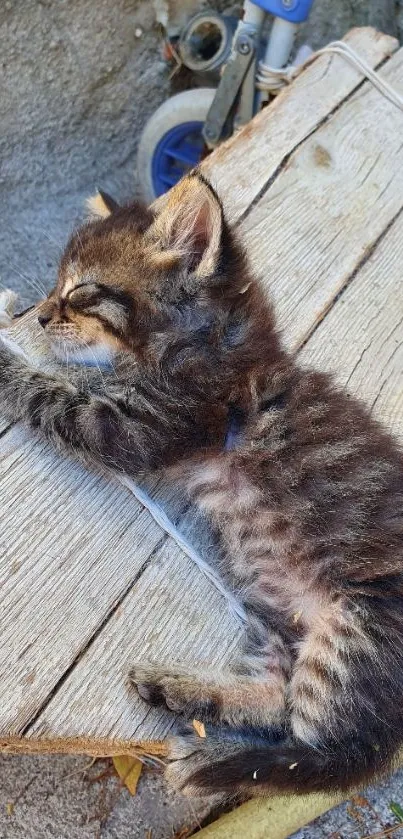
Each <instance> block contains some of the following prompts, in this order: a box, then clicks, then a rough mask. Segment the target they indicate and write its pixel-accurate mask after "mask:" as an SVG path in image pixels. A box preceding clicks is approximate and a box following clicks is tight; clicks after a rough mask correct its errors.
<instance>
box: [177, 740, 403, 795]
mask: <svg viewBox="0 0 403 839" xmlns="http://www.w3.org/2000/svg"><path fill="white" fill-rule="evenodd" d="M230 731H231V730H230V729H227V730H225V729H220V734H219V736H218V737H215V736H214V735H213V737H212V742H211V743H210V744H209V742H208V741H209V737H207V738H206V740H204V741H203V745H202V746H201V748H199V751H198V752H197V753H194V754H193V756H192V757H193V759H192V758H190V760H189V759H187V760H186V759H185V760H180V761H177V762H176V763H175V764H173V765H172V764H171V766H172V769H173V772H172V771H169V770H168V775H169V776H171V780H172V781H173V782H174V783H175V785H176V786H179V787H180V788H182V789H183V791H184V792H191V793H192V794H196V793H198V794H203V793H204V794H206V793H218V792H222V793H228V794H231V795H234V793H240V794H241V795H247V796H250V795H265V794H268V793H273V792H280V793H281V792H283V793H308V792H336V791H340V792H345V791H348V790H351V788H352V787H356V786H361V785H363V784H364V783H365V782H366V781H368V780H370V779H373V777H374V775H376V774H377V773H380V772H381V771H385V769H386V768H387V767H388V765H389V764H390V762H391V759H392V756H393V752H394V751H395V749H396V747H397V744H395V745H394V747H393V748H392V744H391V743H386V742H384V743H383V744H381V743H375V742H373V743H372V742H370V739H371V738H370V736H367V735H365V734H363V735H361V733H358V732H357V733H356V736H355V737H354V736H351V737H349V739H348V742H347V741H346V742H342V741H340V740H337V742H336V741H335V742H334V743H330V742H329V743H328V744H327V745H326V746H324V747H322V748H313V747H312V746H309V745H307V744H305V743H303V742H302V741H300V742H297V741H293V740H292V739H291V738H287V739H284V740H282V741H280V742H277V743H276V742H273V743H268V742H267V740H265V739H264V738H263V737H262V738H260V737H255V736H254V735H253V734H252V733H251V732H246V731H245V732H242V733H241V732H237V736H236V742H234V737H233V734H232V735H231V733H230ZM199 743H200V741H199ZM177 756H179V755H177Z"/></svg>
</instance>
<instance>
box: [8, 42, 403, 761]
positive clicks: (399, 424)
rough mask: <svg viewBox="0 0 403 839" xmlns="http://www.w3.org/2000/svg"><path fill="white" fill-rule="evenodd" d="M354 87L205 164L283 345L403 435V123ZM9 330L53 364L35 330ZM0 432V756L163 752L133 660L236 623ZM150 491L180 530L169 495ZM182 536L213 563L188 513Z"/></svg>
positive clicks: (335, 84)
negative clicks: (272, 308) (135, 691)
mask: <svg viewBox="0 0 403 839" xmlns="http://www.w3.org/2000/svg"><path fill="white" fill-rule="evenodd" d="M349 40H350V43H352V44H353V45H354V46H355V48H356V49H357V50H358V51H359V52H361V53H363V54H364V55H366V57H367V59H368V60H369V61H370V63H372V64H377V63H379V62H380V61H381V60H382V59H383V58H385V56H386V55H387V54H388V53H390V52H392V51H393V50H394V49H395V48H396V42H395V41H393V39H390V38H387V37H386V36H378V35H374V32H373V31H371V30H359V31H355V32H353V33H351V34H350V36H349ZM402 67H403V50H400V51H399V53H397V54H396V55H394V56H393V57H392V58H391V59H390V60H389V61H388V62H387V63H386V65H385V67H384V68H383V70H382V73H384V74H385V76H386V77H387V78H388V79H389V80H390V81H392V83H394V84H395V86H396V87H397V88H398V89H400V90H401V89H402V82H401V78H402V77H403V74H402ZM359 82H360V78H359V77H358V75H357V74H356V73H355V71H354V70H352V69H351V68H350V67H349V65H347V64H345V62H343V61H342V59H339V58H335V57H332V58H328V57H323V59H322V58H321V59H319V60H318V61H316V62H315V63H314V64H313V65H312V66H311V67H310V68H308V69H307V70H306V71H304V73H303V74H302V75H301V76H300V77H299V78H298V79H297V81H296V82H295V83H294V84H293V86H292V87H291V88H290V90H288V91H287V92H286V93H284V94H282V96H281V97H279V99H278V100H277V101H276V102H275V103H274V105H273V106H271V108H270V109H269V110H268V111H266V112H264V113H262V114H261V115H259V116H258V117H257V118H256V119H255V120H254V122H253V123H252V126H248V127H246V128H245V129H243V130H242V131H241V132H240V133H239V134H238V135H237V137H236V138H234V139H233V140H231V141H230V142H229V143H228V144H226V146H225V147H222V148H221V149H219V150H218V152H216V153H215V155H213V156H212V157H211V158H210V159H209V160H208V161H206V162H205V164H203V166H204V168H205V171H206V172H210V173H211V174H212V176H213V179H215V181H216V183H217V184H218V186H219V189H220V192H222V193H223V194H224V201H225V204H226V207H227V211H228V212H229V214H230V216H231V218H232V219H233V220H234V219H238V220H239V218H240V216H241V215H243V216H244V220H243V222H242V223H241V225H240V230H241V232H242V235H243V239H244V241H245V243H246V245H247V248H248V251H249V254H250V256H251V259H252V262H253V264H254V266H255V268H256V270H257V271H258V273H259V274H260V275H261V276H262V278H263V281H264V283H265V286H266V288H267V290H268V292H269V293H271V294H273V295H274V297H275V300H276V303H277V308H278V311H279V315H280V322H281V325H282V326H283V327H285V328H286V340H287V343H288V344H289V345H290V346H293V347H294V348H295V347H298V346H300V345H302V344H304V342H307V343H306V346H305V347H304V349H303V351H302V353H301V358H302V359H303V360H304V362H306V363H308V362H309V363H313V364H315V365H316V366H322V367H325V368H326V369H337V371H338V377H339V380H340V381H341V382H342V383H346V384H347V386H348V387H349V388H351V389H352V390H353V392H355V393H359V394H361V395H362V396H364V397H365V398H366V399H367V400H369V401H370V402H371V404H373V409H374V412H377V413H378V414H380V415H381V416H383V417H387V418H388V420H389V421H390V422H391V423H392V425H393V426H394V427H396V428H397V429H403V386H402V375H403V374H402V372H401V371H402V370H403V364H402V361H403V354H402V346H403V331H402V323H403V309H402V296H401V276H400V273H399V269H400V266H401V264H402V256H403V213H402V207H403V166H402V163H403V141H402V139H401V138H402V133H403V132H402V128H403V114H401V113H400V112H399V111H397V109H395V108H394V106H392V105H391V104H390V103H388V102H386V101H385V100H384V99H383V98H382V97H381V96H380V94H379V93H378V92H377V91H374V90H373V89H372V88H370V87H369V85H368V84H365V85H363V86H362V87H360V89H359V90H358V91H357V93H355V94H354V95H353V96H349V94H351V91H352V90H353V89H355V88H356V87H357V85H358V84H359ZM328 115H329V119H328V120H327V121H325V118H326V117H327V116H328ZM241 164H242V165H241ZM234 172H236V177H234ZM257 196H260V197H259V200H256V199H257ZM389 228H390V229H389ZM337 298H338V299H337ZM15 329H16V334H17V335H18V336H19V339H20V338H21V340H22V343H23V344H25V346H26V347H29V348H31V346H32V345H33V344H35V345H36V352H38V353H39V355H38V358H39V359H40V363H41V364H47V363H48V361H47V360H46V359H45V357H44V356H43V355H42V352H43V347H42V345H41V332H40V330H39V331H38V329H37V327H36V325H35V316H34V315H31V316H30V317H28V318H27V319H24V321H23V322H20V323H19V324H17V325H16V327H15ZM310 336H311V337H310ZM41 347H42V348H41ZM1 433H2V436H0V477H1V481H0V504H1V505H2V511H3V515H2V517H1V520H0V575H1V585H2V606H1V610H0V637H1V641H2V644H1V649H0V676H1V679H0V698H1V702H0V749H9V750H14V751H15V750H16V749H17V750H18V748H19V743H21V745H22V747H23V748H24V749H26V750H29V749H30V748H32V750H38V749H41V748H43V749H44V750H45V751H46V750H49V749H53V748H54V749H63V748H65V749H66V750H71V749H74V748H77V749H80V751H88V752H90V753H92V752H93V753H96V754H100V753H101V754H102V753H104V754H110V753H113V751H114V749H115V748H116V749H118V750H120V751H121V752H122V751H132V750H133V749H136V748H137V745H138V744H139V743H140V744H141V745H142V746H143V747H145V748H148V749H149V750H150V751H151V750H153V748H156V749H157V751H158V750H161V746H160V744H159V741H160V739H161V738H163V737H164V736H165V735H166V733H167V732H168V731H169V729H170V727H171V726H172V724H173V717H172V715H169V714H168V713H162V712H159V711H155V710H150V709H149V708H148V706H146V705H145V704H144V703H143V702H142V701H141V700H140V699H139V698H138V697H135V696H133V695H132V694H131V693H130V692H129V691H128V689H127V684H126V674H127V671H128V669H129V667H130V664H131V662H132V661H134V660H135V659H136V658H143V657H147V656H149V657H150V658H156V659H158V660H160V661H162V660H164V659H165V660H166V659H168V660H173V659H175V657H179V658H180V660H181V661H186V660H188V661H189V662H192V663H193V662H195V661H211V662H217V663H218V664H223V663H225V661H227V660H228V659H229V658H231V657H232V656H233V655H235V650H236V647H237V645H238V644H239V640H240V637H241V630H240V628H239V626H238V624H237V623H236V622H235V620H234V619H233V618H232V617H231V615H230V614H229V613H228V611H227V610H226V609H225V608H224V606H223V601H222V597H221V595H220V594H219V593H218V592H217V591H216V590H215V589H214V587H213V586H212V584H211V583H209V582H208V581H207V580H206V579H205V578H204V577H203V576H202V575H201V573H200V571H199V570H198V569H197V568H196V567H195V565H194V564H192V563H191V562H190V561H189V559H188V558H187V557H186V556H184V555H183V554H182V552H181V551H180V550H179V549H178V548H177V546H176V545H175V543H174V542H173V541H172V540H171V539H170V538H168V537H166V535H164V533H163V532H162V531H161V529H160V528H159V527H158V526H157V525H156V524H155V523H154V522H153V521H152V519H151V518H150V516H149V514H148V513H147V512H146V511H144V509H142V508H141V507H140V505H139V504H138V503H137V502H136V501H135V500H134V498H133V497H132V496H131V495H130V494H129V493H128V492H127V491H126V490H124V489H123V488H122V487H120V486H118V485H116V484H114V483H113V482H111V481H110V479H107V478H106V477H105V476H103V475H96V474H89V473H88V472H86V471H85V470H84V469H83V468H82V467H81V466H79V465H77V464H76V463H74V462H73V461H70V462H68V461H67V460H62V459H61V458H60V457H59V456H58V455H57V454H56V453H54V452H53V451H51V450H50V449H49V448H48V447H47V446H46V445H45V444H43V443H40V442H38V440H36V439H34V438H32V439H31V438H30V437H29V435H28V433H27V432H24V431H22V429H20V428H17V427H13V428H10V429H6V428H5V426H3V427H2V426H1V425H0V435H1ZM150 486H151V490H152V492H153V493H154V495H155V497H156V498H157V499H158V498H164V499H165V501H166V505H167V507H168V510H169V511H170V513H171V515H172V516H173V517H176V518H178V517H180V515H181V510H182V509H183V500H182V499H181V497H180V495H179V494H178V493H177V489H176V488H175V487H172V486H171V487H169V486H167V485H164V484H162V483H160V482H158V481H157V480H156V481H151V483H150ZM181 526H182V527H184V528H187V529H189V528H190V532H191V533H193V535H192V539H193V541H194V543H195V544H196V545H198V546H199V547H200V549H201V550H202V551H203V552H204V555H205V556H211V557H213V556H214V545H213V541H212V540H211V538H210V536H209V534H208V531H207V530H206V529H205V528H202V527H201V526H200V524H198V523H197V521H195V520H194V518H193V515H192V514H190V513H189V514H188V515H187V517H185V519H184V520H183V521H182V524H181ZM192 528H193V530H192ZM153 744H154V746H153ZM156 744H157V745H156Z"/></svg>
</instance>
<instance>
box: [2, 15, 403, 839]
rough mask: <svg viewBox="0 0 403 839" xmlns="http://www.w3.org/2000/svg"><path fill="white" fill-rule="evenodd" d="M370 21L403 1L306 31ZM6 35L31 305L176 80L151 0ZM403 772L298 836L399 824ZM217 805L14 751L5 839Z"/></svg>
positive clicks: (119, 824)
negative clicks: (97, 193)
mask: <svg viewBox="0 0 403 839" xmlns="http://www.w3.org/2000/svg"><path fill="white" fill-rule="evenodd" d="M181 2H182V0H178V2H176V0H169V1H168V0H166V3H165V0H162V3H161V2H160V5H164V3H165V4H166V5H167V7H170V8H171V11H172V9H174V11H175V12H176V11H177V9H178V7H179V6H180V5H181ZM211 5H220V7H223V5H224V3H223V2H222V0H220V2H219V1H218V0H217V3H215V4H214V3H212V4H211ZM232 5H233V4H232ZM370 21H371V22H375V23H377V24H378V26H380V28H383V29H385V30H386V29H387V30H388V31H392V30H394V31H395V33H397V34H399V35H401V33H402V30H403V0H399V2H395V1H394V0H317V3H316V5H315V7H314V10H313V12H312V15H311V19H310V21H309V24H308V25H307V26H305V28H304V31H303V32H302V34H301V38H302V39H303V40H306V41H308V42H310V43H311V44H312V46H314V47H318V46H321V45H322V44H324V43H326V42H328V41H329V40H331V39H334V38H337V37H341V36H342V35H343V34H344V33H345V32H346V31H347V30H348V29H349V28H350V27H351V26H353V25H363V24H364V25H365V24H366V23H368V22H370ZM0 40H1V44H2V54H1V59H0V61H1V65H2V90H1V97H0V125H1V131H0V218H1V225H0V286H1V285H3V286H6V287H10V286H11V287H13V288H14V289H16V290H17V291H18V292H19V293H20V295H21V308H24V307H26V306H28V305H29V304H30V303H32V302H34V301H35V300H37V299H39V298H40V297H41V296H43V295H44V294H45V293H46V291H47V290H49V288H50V287H51V286H52V284H53V283H54V280H55V276H56V268H57V262H58V259H59V255H60V252H61V250H62V248H63V246H64V243H65V242H66V239H67V236H68V235H69V233H70V231H71V230H72V228H73V227H74V225H75V224H76V223H77V220H78V219H79V217H80V214H81V209H82V205H83V201H84V199H85V197H86V196H87V195H89V194H91V193H92V192H94V190H95V188H96V187H97V186H98V185H99V186H101V187H103V188H104V189H106V190H108V191H110V192H111V193H112V194H116V196H117V197H119V198H121V199H122V198H125V197H128V196H130V195H133V194H135V192H136V175H135V156H136V146H137V141H138V137H139V134H140V131H141V129H142V126H143V125H144V123H145V122H146V120H147V118H148V116H149V115H150V114H151V113H152V112H153V110H154V109H155V108H156V107H157V106H158V104H159V103H160V102H161V101H163V100H164V99H165V98H166V96H167V95H168V94H169V81H168V78H167V72H166V68H165V66H164V64H163V62H162V60H161V58H160V52H159V45H160V36H159V32H158V30H157V28H156V27H155V24H154V16H153V8H152V4H151V3H150V2H148V0H114V2H113V3H111V2H110V0H97V2H95V0H3V2H2V3H1V5H0ZM402 782H403V772H402V771H401V772H398V773H397V774H396V775H395V776H394V777H393V778H392V780H391V781H390V782H387V783H384V784H381V785H378V786H377V787H374V788H371V790H370V791H368V792H367V793H366V799H365V800H364V798H362V799H359V800H356V801H355V802H353V803H352V804H351V803H350V804H349V805H342V806H341V807H338V808H336V809H335V810H333V811H332V812H331V813H330V814H328V815H326V816H323V817H322V818H320V819H318V820H317V821H316V822H315V823H314V824H313V825H311V826H310V827H309V828H305V829H304V830H303V831H300V832H299V834H298V839H302V837H309V839H324V838H325V837H329V836H332V837H333V839H339V837H341V839H347V837H352V839H355V837H366V836H368V835H372V834H377V833H379V832H380V831H382V830H385V829H388V827H389V826H390V825H392V824H394V822H395V821H396V819H395V818H394V816H393V813H392V811H391V810H390V802H391V801H392V800H395V801H397V802H398V803H400V804H401V805H402V806H403V785H402ZM209 809H210V807H209V805H208V804H206V802H200V801H189V800H187V799H184V798H183V797H181V796H179V795H175V794H173V793H172V791H166V789H165V786H164V783H163V780H162V779H161V778H160V777H159V776H158V775H156V774H152V773H150V772H149V771H147V772H145V773H144V774H143V776H142V778H141V780H140V784H139V789H138V793H137V795H136V796H135V797H134V798H132V797H130V795H129V793H128V792H127V791H126V790H125V789H122V788H121V786H120V785H119V782H118V781H117V779H116V777H115V776H114V775H113V773H112V772H111V763H110V762H109V761H97V762H96V763H95V764H94V765H93V766H91V767H89V761H88V758H85V757H60V756H54V757H28V756H19V757H13V756H0V839H6V838H7V839H42V837H44V839H45V837H46V839H51V837H54V839H64V837H65V838H66V839H76V838H77V839H126V838H127V839H137V837H141V839H168V838H169V839H171V838H172V837H173V836H174V835H175V834H176V835H177V837H178V838H179V837H180V839H185V836H186V835H188V832H189V831H190V832H192V831H194V830H197V829H198V825H199V824H200V823H201V822H202V821H203V820H204V819H205V817H206V815H207V813H208V811H209ZM401 830H403V828H401Z"/></svg>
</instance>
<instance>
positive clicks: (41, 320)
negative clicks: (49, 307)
mask: <svg viewBox="0 0 403 839" xmlns="http://www.w3.org/2000/svg"><path fill="white" fill-rule="evenodd" d="M50 320H52V316H51V315H38V321H39V323H40V325H41V326H43V328H44V329H45V326H46V324H47V323H49V321H50Z"/></svg>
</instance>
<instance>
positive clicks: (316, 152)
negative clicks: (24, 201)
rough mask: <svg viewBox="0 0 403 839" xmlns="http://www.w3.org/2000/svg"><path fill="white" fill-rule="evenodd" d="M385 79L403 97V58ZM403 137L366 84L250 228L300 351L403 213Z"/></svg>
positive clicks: (257, 263)
mask: <svg viewBox="0 0 403 839" xmlns="http://www.w3.org/2000/svg"><path fill="white" fill-rule="evenodd" d="M382 75H383V76H384V77H385V78H386V79H388V81H389V82H391V84H392V85H394V86H395V87H396V88H397V90H399V91H400V92H403V50H399V52H398V53H396V54H395V55H394V56H393V57H392V58H391V59H390V61H388V63H387V65H386V66H385V67H384V68H383V70H382ZM295 107H296V108H297V109H299V102H298V100H296V101H295ZM402 137H403V113H402V112H401V111H400V110H399V109H398V108H397V107H396V106H394V105H392V104H391V103H390V102H389V101H388V100H386V99H385V98H384V97H383V96H382V95H381V94H380V93H379V92H378V91H377V90H376V89H375V88H373V87H372V86H369V85H368V84H365V85H364V86H363V87H362V88H360V90H359V91H358V92H357V93H356V94H355V95H354V96H353V97H352V98H351V99H350V100H349V101H348V102H346V103H345V104H344V105H343V107H342V108H341V109H340V110H339V111H337V113H335V114H334V115H333V116H332V117H331V119H329V121H328V122H326V124H324V125H323V126H322V127H321V128H319V129H318V130H317V131H316V132H315V133H314V134H313V135H312V136H311V137H309V139H307V140H306V141H305V142H304V143H303V144H302V145H301V146H300V147H299V148H298V150H297V152H296V153H295V154H294V155H293V156H292V157H291V158H290V160H289V161H288V164H287V167H286V168H285V169H283V170H282V171H281V172H279V174H278V175H277V177H276V179H275V180H274V182H273V183H272V185H271V187H270V189H269V190H268V191H267V192H266V193H265V195H264V196H263V197H262V198H261V200H260V201H259V202H258V204H257V205H256V206H255V207H254V208H253V210H252V212H251V213H250V214H249V215H248V216H247V218H245V220H244V222H243V223H242V224H241V226H240V233H241V237H242V239H243V241H244V242H245V244H246V247H247V250H248V253H249V256H250V258H251V261H252V265H253V267H254V269H255V271H256V272H257V273H258V274H260V276H261V277H262V279H263V282H264V284H265V286H266V288H267V289H268V292H269V293H270V294H272V296H273V297H274V300H275V303H276V307H277V312H278V315H279V321H280V326H281V327H282V328H283V329H284V332H285V337H286V341H287V344H288V345H289V346H290V347H293V348H296V347H298V346H300V345H301V344H302V343H303V342H304V341H305V340H306V339H307V337H308V336H309V334H310V333H311V332H312V330H313V328H314V327H315V325H316V324H317V323H318V322H319V321H320V319H321V318H322V317H323V316H324V314H325V313H326V311H327V310H328V309H329V307H330V306H331V305H332V302H333V301H334V299H335V297H336V296H337V294H338V293H339V292H340V290H341V289H342V288H343V287H344V286H345V285H346V283H348V281H349V279H350V277H351V276H352V275H353V274H354V272H355V271H356V270H357V267H359V265H360V264H361V262H362V261H363V260H365V258H366V257H367V255H368V253H369V252H370V251H371V249H372V248H373V247H374V246H375V244H376V242H377V240H378V238H379V237H381V236H382V235H383V232H384V230H385V228H386V227H387V226H388V225H389V224H390V223H391V222H392V221H393V219H394V218H395V217H396V216H397V215H398V214H399V213H400V212H401V210H402V207H403V139H402Z"/></svg>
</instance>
